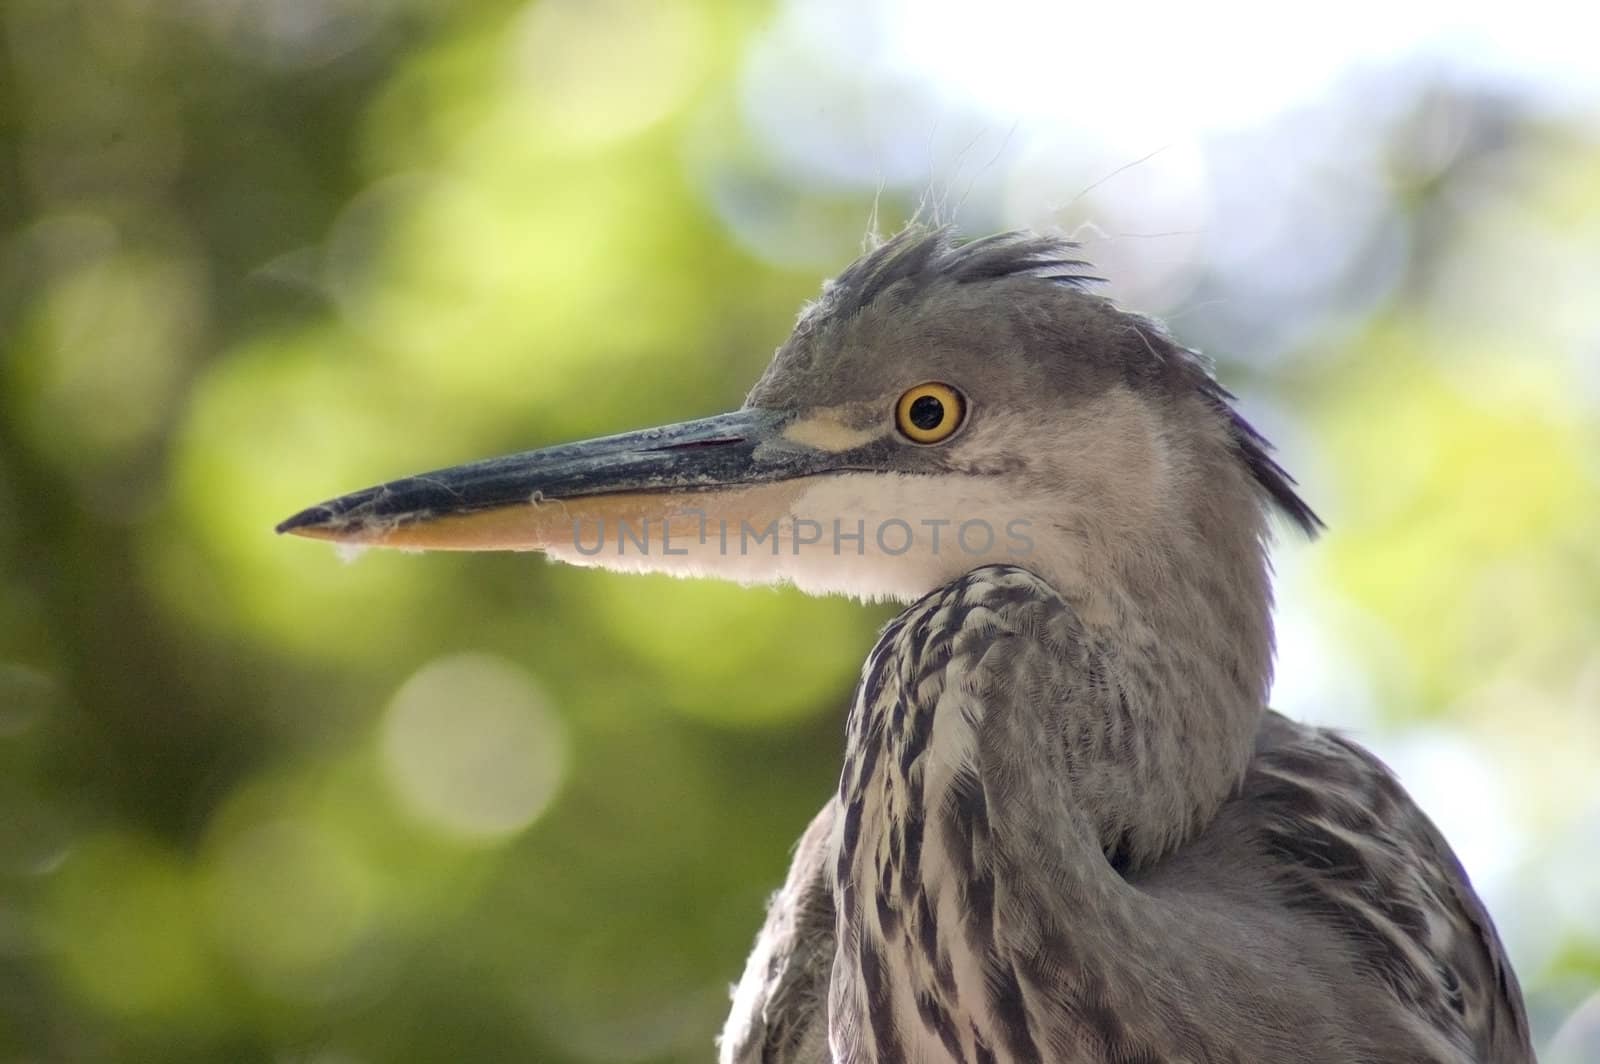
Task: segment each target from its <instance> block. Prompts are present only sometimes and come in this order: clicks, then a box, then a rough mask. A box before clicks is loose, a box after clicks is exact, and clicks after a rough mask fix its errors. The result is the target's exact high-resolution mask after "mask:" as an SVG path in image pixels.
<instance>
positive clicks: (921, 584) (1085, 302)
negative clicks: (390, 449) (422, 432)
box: [278, 230, 1532, 1064]
mask: <svg viewBox="0 0 1600 1064" xmlns="http://www.w3.org/2000/svg"><path fill="white" fill-rule="evenodd" d="M1075 250H1076V249H1075V247H1074V245H1072V244H1070V243H1068V242H1066V241H1062V240H1057V239H1052V238H1049V237H1041V236H1033V235H1028V234H1021V233H1009V234H1003V235H1000V236H995V237H989V238H987V239H983V240H977V241H973V242H971V243H967V244H957V243H955V242H954V241H953V240H952V239H951V237H950V235H949V234H948V233H947V232H945V231H935V232H922V231H916V230H909V231H907V232H906V233H903V234H901V235H900V236H899V237H896V238H895V239H893V240H891V241H889V242H888V243H886V244H884V245H883V246H881V247H879V248H878V249H876V250H874V251H872V252H870V253H869V254H867V255H866V256H864V257H863V258H862V259H861V260H860V261H858V262H857V263H855V264H854V265H852V266H851V267H850V268H849V269H847V270H846V271H845V272H844V273H843V274H841V275H840V277H839V278H838V279H837V280H836V281H834V282H833V283H832V284H830V285H828V286H826V287H825V288H824V291H823V296H822V299H821V300H820V301H819V302H818V303H817V304H816V305H814V306H812V307H810V308H809V309H808V310H807V311H806V313H805V314H804V315H803V316H802V318H801V320H800V322H799V324H798V325H797V326H796V328H795V331H794V334H793V336H791V338H790V339H789V341H788V342H787V343H786V344H784V346H783V347H782V348H781V349H780V350H779V351H778V353H777V356H776V357H775V358H774V359H773V361H772V364H771V366H770V367H769V368H768V370H767V372H766V373H765V374H764V375H763V376H762V378H761V380H760V381H759V382H758V383H757V384H756V386H755V388H754V390H752V392H751V393H750V396H749V399H748V400H747V402H746V404H745V406H744V407H743V408H742V409H740V410H737V411H732V412H729V413H726V414H721V415H717V416H715V417H710V418H702V419H698V420H695V421H690V422H683V423H680V424H676V425H667V426H661V427H658V428H653V429H645V430H641V431H638V432H632V433H623V434H620V435H616V436H609V437H605V438H601V439H595V440H589V441H584V442H580V443H575V444H566V445H562V446H557V447H550V448H546V449H544V450H540V451H532V452H527V453H524V454H519V455H510V456H506V457H502V458H497V459H489V460H486V461H481V462H472V463H467V464H465V465H461V466H455V467H452V468H449V469H442V470H436V471H434V472H432V473H429V474H425V475H422V476H416V477H407V478H403V479H401V480H397V481H391V482H390V483H388V484H382V485H378V486H376V487H373V488H369V489H366V490H364V491H359V492H355V493H352V494H348V495H345V496H341V497H339V498H335V499H331V500H329V501H327V502H325V503H322V504H320V505H318V506H313V507H310V508H309V509H306V510H303V511H301V512H300V513H298V514H295V515H294V516H292V517H290V518H289V519H287V520H286V521H284V522H283V523H282V524H280V525H279V526H278V528H279V530H280V531H283V532H290V533H294V534H296V535H302V536H310V537H313V538H321V539H331V540H335V541H338V542H345V543H357V544H367V545H380V546H391V547H407V548H424V549H428V548H432V549H452V550H463V549H464V550H484V549H505V548H510V549H532V550H542V551H546V552H547V553H549V554H550V555H552V556H554V557H557V558H561V559H564V560H567V561H571V562H574V563H577V564H582V565H601V566H607V567H610V568H613V569H619V570H624V571H646V570H654V571H667V572H674V573H677V574H679V575H713V576H719V577H725V578H730V579H736V580H741V581H745V582H763V581H766V582H772V581H790V582H793V583H795V584H796V585H798V586H799V587H801V588H803V589H805V590H808V591H813V592H822V593H829V592H843V593H848V594H854V595H857V596H860V597H863V598H891V599H896V600H899V601H903V602H907V603H911V605H910V606H909V608H908V609H907V610H906V611H905V612H904V613H903V614H901V615H900V617H899V618H897V619H896V620H895V621H894V622H893V623H891V624H890V625H889V626H888V627H887V628H886V629H885V631H884V632H883V634H882V636H881V637H880V639H879V640H878V643H877V645H876V646H875V647H874V648H873V650H872V653H871V654H870V655H869V657H868V659H867V663H866V666H865V668H864V669H863V672H862V677H861V683H860V685H859V687H858V688H857V691H856V697H855V701H854V704H853V706H852V708H851V712H850V718H849V726H848V733H847V735H846V740H845V756H844V766H843V770H842V772H841V774H840V779H839V787H838V793H837V794H836V795H835V796H834V797H833V798H832V799H831V800H830V801H829V802H828V804H827V805H826V806H825V807H824V808H823V810H822V811H821V813H820V814H819V815H818V816H817V818H816V819H815V821H814V822H813V823H812V825H811V827H810V828H809V829H808V830H807V831H806V833H805V836H804V837H803V838H802V839H801V841H800V845H799V847H798V849H797V851H796V853H795V857H794V863H793V866H792V868H791V870H790V874H789V877H788V880H787V882H786V883H785V884H784V886H783V888H782V890H781V891H779V893H778V895H777V896H776V897H775V898H774V900H773V903H772V905H771V908H770V910H769V912H768V914H767V922H766V926H765V927H764V928H763V930H762V932H761V934H760V936H759V938H758V939H757V941H756V948H755V950H754V952H753V953H752V955H751V958H750V961H749V964H748V966H747V968H746V971H745V975H744V978H743V979H742V980H741V982H740V983H739V986H738V988H737V990H736V993H735V996H734V1005H733V1011H732V1014H731V1016H730V1017H729V1020H728V1024H727V1027H726V1029H725V1031H724V1033H723V1038H722V1043H721V1049H722V1060H723V1062H724V1064H817V1062H821V1061H827V1060H830V1059H831V1060H832V1061H834V1062H836V1064H900V1062H915V1064H922V1062H929V1064H932V1062H943V1061H952V1062H959V1064H1001V1062H1006V1064H1080V1062H1081V1064H1151V1062H1167V1061H1173V1062H1176V1061H1187V1062H1193V1064H1202V1062H1204V1064H1210V1062H1216V1064H1223V1062H1228V1064H1256V1062H1259V1064H1268V1062H1281V1061H1287V1062H1311V1061H1316V1062H1319V1064H1401V1062H1406V1064H1411V1062H1423V1064H1468V1062H1492V1064H1521V1062H1525V1061H1531V1060H1532V1051H1531V1049H1530V1048H1529V1039H1528V1024H1527V1019H1526V1017H1525V1015H1524V1012H1523V1005H1522V1000H1521V994H1520V992H1519V990H1518V988H1517V982H1516V978H1515V976H1514V975H1513V974H1512V971H1511V968H1510V965H1509V964H1508V963H1507V961H1506V958H1505V953H1504V950H1503V949H1502V948H1501V945H1500V942H1499V939H1498V938H1497V937H1496V935H1495V931H1494V927H1493V925H1492V923H1491V922H1490V920H1489V917H1488V914H1487V913H1486V912H1485V911H1484V908H1483V905H1482V904H1481V903H1480V902H1479V900H1478V898H1477V897H1476V895H1474V893H1473V891H1472V887H1471V885H1470V884H1469V883H1468V881H1467V877H1466V875H1465V873H1464V872H1463V871H1462V869H1461V866H1460V865H1459V864H1458V863H1457V862H1456V859H1455V857H1454V856H1453V855H1452V854H1451V852H1450V849H1449V847H1448V845H1446V843H1445V841H1444V840H1443V839H1442V838H1441V837H1440V836H1439V833H1438V831H1437V830H1435V828H1434V827H1433V825H1432V824H1431V823H1430V822H1429V821H1428V819H1427V817H1425V816H1424V815H1423V814H1422V812H1421V811H1420V810H1418V809H1417V807H1416V806H1415V805H1414V804H1413V803H1412V802H1411V800H1410V799H1409V798H1408V797H1407V796H1406V794H1405V792H1404V791H1403V790H1402V789H1401V787H1400V785H1399V784H1398V783H1396V782H1395V780H1394V778H1393V777H1392V776H1390V774H1389V773H1388V771H1387V770H1385V769H1384V767H1383V766H1382V765H1381V764H1379V763H1378V762H1377V761H1376V760H1375V759H1374V758H1373V757H1372V756H1371V755H1369V754H1367V753H1366V752H1365V751H1363V750H1362V749H1361V748H1360V747H1358V746H1356V745H1355V744H1354V743H1352V742H1350V741H1348V740H1347V739H1344V738H1342V737H1340V736H1338V735H1336V734H1333V733H1331V732H1326V731H1322V730H1319V729H1316V728H1310V727H1306V726H1303V725H1299V724H1294V723H1291V722H1290V721H1288V720H1285V719H1284V718H1283V717H1281V716H1279V715H1277V714H1275V713H1272V712H1270V711H1268V710H1267V708H1266V698H1267V692H1268V690H1269V687H1270V681H1271V668H1272V623H1271V584H1270V580H1269V574H1268V567H1267V553H1266V538H1267V521H1268V515H1269V513H1271V512H1273V511H1276V512H1278V513H1281V514H1282V515H1284V516H1285V517H1286V518H1287V519H1288V520H1289V521H1290V522H1292V523H1293V524H1294V525H1296V526H1298V527H1299V528H1300V529H1302V530H1304V531H1305V532H1307V533H1314V532H1315V531H1316V530H1317V528H1318V527H1319V525H1320V523H1319V522H1318V520H1317V518H1316V515H1315V514H1313V513H1312V511H1311V509H1310V508H1309V507H1308V506H1306V504H1305V503H1304V502H1303V501H1302V500H1301V499H1300V497H1299V496H1298V495H1297V494H1296V492H1295V488H1294V483H1293V481H1292V480H1291V479H1290V478H1289V477H1288V475H1287V474H1286V473H1285V472H1284V471H1283V470H1282V469H1281V468H1280V467H1279V466H1278V464H1277V463H1276V462H1275V461H1274V460H1273V458H1272V457H1271V453H1270V449H1269V448H1268V446H1267V443H1266V441H1265V440H1263V439H1262V438H1261V436H1260V435H1259V434H1258V433H1257V432H1256V431H1255V430H1254V429H1252V428H1251V427H1250V426H1249V425H1248V424H1247V423H1246V422H1245V421H1244V420H1243V419H1242V418H1241V417H1240V416H1239V414H1238V412H1237V411H1236V410H1235V409H1234V408H1233V406H1232V404H1231V401H1230V400H1231V397H1230V396H1229V395H1228V393H1227V392H1226V391H1225V390H1223V388H1222V387H1221V386H1220V385H1219V384H1218V383H1217V382H1216V381H1215V380H1214V379H1213V378H1212V376H1211V375H1210V373H1209V372H1208V370H1207V368H1206V366H1205V365H1204V363H1203V362H1202V361H1201V360H1200V359H1199V358H1198V357H1197V356H1196V355H1194V354H1193V353H1192V352H1190V351H1187V350H1185V349H1184V348H1182V347H1181V346H1179V345H1178V344H1176V343H1174V342H1173V341H1172V340H1171V339H1169V338H1168V337H1167V336H1166V335H1165V333H1164V332H1163V331H1162V330H1161V329H1160V328H1159V327H1157V326H1156V325H1155V324H1154V323H1153V322H1151V321H1149V320H1147V319H1145V318H1141V317H1138V316H1136V315H1133V314H1129V313H1126V312H1124V311H1122V310H1119V309H1118V308H1116V307H1114V306H1113V305H1112V304H1111V303H1109V302H1108V301H1106V300H1104V299H1102V298H1099V297H1098V296H1096V295H1095V294H1093V293H1092V292H1091V291H1090V290H1089V288H1088V281H1089V280H1090V279H1089V278H1088V277H1087V276H1086V275H1085V274H1084V273H1083V269H1084V264H1083V263H1082V261H1081V260H1079V259H1077V258H1076V257H1075ZM629 522H632V523H633V525H632V527H633V529H634V532H635V533H639V532H640V531H641V530H643V529H646V528H650V527H653V528H654V530H655V531H654V534H653V536H652V535H649V534H645V535H637V536H636V537H635V538H634V539H633V542H632V546H631V547H629V546H628V541H629V537H628V536H625V535H623V531H625V530H626V529H627V527H628V523H629ZM651 522H654V524H653V525H652V524H650V523H651ZM729 522H733V523H735V524H736V525H737V526H738V527H737V528H736V529H735V530H734V533H733V538H732V539H730V538H729V536H728V524H729ZM752 522H753V523H754V524H755V525H757V526H763V525H765V527H766V528H767V529H768V531H767V532H765V533H764V536H765V538H764V540H763V542H765V543H766V544H767V546H768V547H770V552H768V551H765V550H756V551H751V550H748V549H745V548H747V547H748V541H747V540H746V539H745V531H744V529H745V528H746V526H747V525H749V524H751V523H752ZM608 523H609V524H608ZM619 523H620V526H621V529H622V530H623V531H619V527H618V525H619ZM869 523H870V524H871V525H872V526H873V527H874V528H875V529H876V531H877V534H876V535H874V534H871V533H868V532H867V530H866V529H867V526H868V524H869ZM713 524H715V528H713V527H712V526H713ZM829 526H831V527H832V528H833V530H834V537H833V539H832V542H831V543H830V542H828V541H827V540H825V539H824V537H823V534H822V533H823V530H824V529H825V528H828V527H829ZM851 526H854V528H855V529H856V531H854V532H853V533H852V532H850V531H849V529H850V527H851ZM891 526H895V527H898V528H900V529H901V530H902V532H901V536H900V539H902V540H903V539H905V537H906V535H907V534H912V535H913V539H914V542H912V541H907V542H905V543H904V544H903V545H902V546H891V545H890V541H886V540H885V539H884V538H882V533H883V531H884V530H885V529H886V528H889V527H891ZM972 527H976V529H977V533H978V534H977V535H976V536H975V537H971V538H969V537H968V536H967V535H966V533H967V532H969V531H971V529H972ZM608 528H609V529H610V533H611V534H610V537H609V539H608V535H607V530H608ZM1001 528H1003V529H1004V530H1005V532H1006V535H1005V536H1004V537H1003V538H1002V537H1001V536H998V535H996V534H995V531H996V530H997V529H1001ZM585 530H588V531H587V532H586V531H585ZM940 530H943V532H944V537H945V538H944V545H943V548H942V549H941V548H940V546H939V542H940V541H939V533H940ZM917 531H920V532H921V535H915V533H916V532H917ZM986 531H987V533H988V534H987V536H985V532H986ZM669 533H670V536H669ZM844 536H853V538H851V539H846V538H843V537H844ZM674 537H675V538H674ZM652 539H653V540H654V542H653V543H652V542H650V541H651V540H652ZM669 539H671V540H672V542H671V543H669ZM608 543H609V548H610V549H607V547H608Z"/></svg>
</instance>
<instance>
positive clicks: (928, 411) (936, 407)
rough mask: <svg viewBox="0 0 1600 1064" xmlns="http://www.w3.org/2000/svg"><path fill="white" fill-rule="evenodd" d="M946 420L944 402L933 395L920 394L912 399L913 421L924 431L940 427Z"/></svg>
mask: <svg viewBox="0 0 1600 1064" xmlns="http://www.w3.org/2000/svg"><path fill="white" fill-rule="evenodd" d="M943 422H944V404H943V403H941V402H939V400H937V399H935V398H934V397H933V396H931V395H919V396H917V397H916V398H915V399H913V400H912V401H911V423H912V424H913V425H915V426H916V427H917V428H919V429H921V430H922V431H923V432H929V431H931V430H933V429H936V428H938V427H939V426H940V425H941V424H942V423H943Z"/></svg>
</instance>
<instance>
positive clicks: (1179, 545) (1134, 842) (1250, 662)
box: [1040, 506, 1272, 867]
mask: <svg viewBox="0 0 1600 1064" xmlns="http://www.w3.org/2000/svg"><path fill="white" fill-rule="evenodd" d="M1240 513H1242V514H1243V515H1244V516H1243V517H1242V518H1241V517H1240V516H1238V515H1239V514H1240ZM1233 515H1234V516H1233V520H1227V519H1226V518H1227V516H1228V515H1226V514H1214V515H1207V516H1209V517H1213V518H1215V519H1216V523H1212V524H1210V525H1206V524H1203V523H1197V524H1195V525H1194V526H1192V527H1196V528H1203V529H1205V533H1206V534H1205V535H1195V536H1191V537H1187V538H1178V537H1174V538H1172V539H1169V540H1167V541H1166V542H1163V543H1151V542H1140V541H1139V540H1137V539H1136V538H1135V539H1124V540H1121V541H1113V540H1110V539H1108V540H1107V541H1105V542H1103V543H1101V544H1099V545H1098V546H1097V545H1095V544H1093V543H1090V544H1087V545H1085V548H1084V549H1083V550H1082V551H1080V552H1077V553H1076V555H1075V557H1076V562H1075V563H1074V564H1067V565H1062V566H1059V567H1056V568H1055V571H1045V572H1041V573H1040V575H1041V576H1043V577H1044V578H1045V579H1046V581H1047V582H1049V583H1050V584H1051V585H1052V586H1053V587H1054V588H1055V589H1056V590H1057V591H1058V592H1059V593H1060V594H1061V596H1062V598H1063V599H1064V600H1065V601H1066V603H1067V605H1068V606H1069V607H1071V609H1072V610H1073V612H1074V613H1075V614H1076V615H1077V618H1078V621H1079V623H1080V624H1081V626H1082V629H1081V630H1082V638H1083V640H1084V641H1085V643H1086V647H1085V650H1086V652H1087V655H1088V657H1087V660H1089V661H1090V662H1091V665H1090V666H1089V668H1090V670H1091V675H1090V677H1089V680H1090V684H1089V686H1088V688H1087V694H1086V697H1085V699H1084V700H1082V701H1080V702H1078V703H1077V704H1075V705H1072V706H1069V707H1066V710H1065V711H1066V712H1067V713H1068V714H1069V715H1074V716H1077V717H1081V718H1083V719H1082V720H1077V721H1074V720H1069V721H1067V722H1066V727H1067V733H1066V734H1067V737H1068V742H1067V743H1066V744H1065V746H1066V750H1065V757H1066V759H1067V761H1066V771H1067V773H1068V777H1069V779H1070V780H1071V781H1072V784H1073V785H1072V794H1073V800H1074V802H1075V803H1076V804H1077V806H1078V808H1079V812H1080V814H1081V816H1082V817H1083V819H1084V821H1085V824H1086V826H1087V827H1088V828H1089V830H1090V831H1091V833H1093V834H1095V835H1098V836H1099V838H1100V840H1101V843H1102V844H1103V848H1104V850H1105V852H1106V853H1107V855H1108V856H1110V857H1112V858H1113V863H1117V864H1120V865H1126V866H1130V867H1131V866H1138V865H1142V864H1145V863H1148V862H1149V861H1152V860H1154V859H1156V858H1158V857H1160V856H1161V855H1163V854H1165V853H1167V852H1170V851H1171V850H1172V849H1173V848H1174V847H1176V846H1178V845H1181V844H1182V843H1183V842H1185V841H1187V840H1188V839H1189V838H1191V837H1192V836H1193V835H1194V834H1195V833H1196V832H1197V831H1198V830H1199V829H1200V828H1201V827H1202V826H1204V824H1206V823H1207V822H1208V821H1209V820H1210V819H1211V818H1212V816H1213V815H1214V814H1215V813H1216V810H1217V809H1218V808H1219V807H1220V806H1221V804H1222V802H1223V801H1224V800H1225V799H1226V798H1227V797H1228V795H1229V794H1230V793H1231V792H1232V791H1233V789H1234V788H1235V787H1236V786H1237V785H1238V783H1239V781H1240V780H1241V779H1242V778H1243V775H1244V772H1245V769H1246V767H1247V765H1248V763H1249V759H1250V755H1251V750H1252V748H1253V743H1254V736H1255V732H1256V730H1257V727H1258V726H1259V723H1260V719H1261V715H1262V713H1263V712H1264V711H1265V708H1266V696H1267V691H1268V688H1269V686H1270V683H1271V668H1272V626H1271V586H1270V578H1269V570H1268V565H1267V559H1266V553H1265V545H1264V539H1263V533H1264V528H1263V518H1262V516H1261V515H1260V513H1259V510H1258V509H1257V508H1256V507H1254V506H1249V507H1246V508H1244V509H1243V510H1242V511H1240V510H1237V509H1236V510H1234V511H1233ZM1096 554H1098V556H1095V555H1096ZM1104 718H1109V720H1110V734H1111V735H1112V736H1114V737H1115V742H1116V745H1115V746H1114V747H1113V748H1112V750H1111V754H1110V756H1108V754H1107V750H1106V748H1105V747H1104V746H1101V747H1100V748H1098V749H1096V748H1092V747H1091V746H1089V745H1088V744H1082V743H1074V742H1073V741H1072V736H1073V735H1074V734H1075V730H1074V729H1076V734H1079V735H1083V734H1087V733H1088V732H1090V731H1096V734H1099V733H1098V731H1097V729H1100V728H1102V727H1103V726H1104V724H1103V719H1104Z"/></svg>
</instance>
